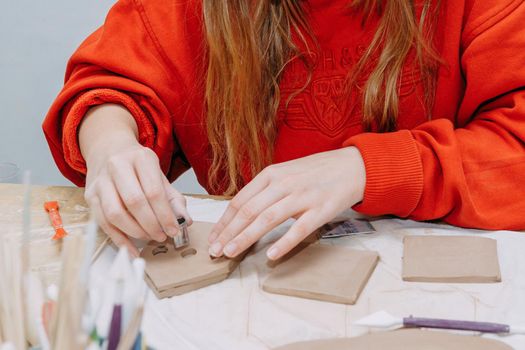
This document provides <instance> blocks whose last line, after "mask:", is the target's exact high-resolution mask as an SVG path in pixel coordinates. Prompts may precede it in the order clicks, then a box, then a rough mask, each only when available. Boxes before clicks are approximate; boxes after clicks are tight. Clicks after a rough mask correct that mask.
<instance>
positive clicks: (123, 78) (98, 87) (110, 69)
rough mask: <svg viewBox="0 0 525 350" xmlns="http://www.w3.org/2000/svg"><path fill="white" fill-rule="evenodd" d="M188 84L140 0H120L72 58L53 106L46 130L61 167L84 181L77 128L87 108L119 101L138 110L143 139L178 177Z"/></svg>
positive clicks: (184, 165)
mask: <svg viewBox="0 0 525 350" xmlns="http://www.w3.org/2000/svg"><path fill="white" fill-rule="evenodd" d="M184 94H185V88H184V84H182V83H181V80H180V77H179V74H178V71H177V69H176V67H175V64H174V63H173V61H170V59H169V58H168V56H167V55H166V54H165V52H164V50H163V48H162V46H161V45H160V43H159V40H158V38H157V37H156V36H155V33H154V32H153V30H152V29H151V23H150V21H149V18H148V14H147V13H146V11H145V9H144V7H143V6H142V4H141V3H140V2H139V1H135V0H121V1H118V2H117V3H116V4H115V5H114V6H113V8H112V9H111V10H110V12H109V14H108V16H107V18H106V21H105V23H104V25H103V26H102V27H101V28H99V29H98V30H97V31H95V32H94V33H93V34H92V35H90V36H89V37H88V38H87V39H86V40H85V41H84V42H83V43H82V44H81V46H80V47H79V48H78V49H77V51H76V52H75V53H74V54H73V56H72V57H71V59H70V60H69V62H68V66H67V70H66V76H65V84H64V87H63V89H62V91H61V92H60V93H59V95H58V97H57V98H56V100H55V101H54V103H53V105H52V106H51V108H50V110H49V112H48V114H47V116H46V118H45V120H44V123H43V130H44V133H45V136H46V139H47V141H48V143H49V147H50V149H51V153H52V155H53V158H54V160H55V162H56V163H57V165H58V167H59V169H60V171H61V172H62V173H63V174H64V176H66V177H67V178H68V179H70V180H71V181H72V182H73V183H75V184H76V185H79V186H83V185H84V183H85V174H86V164H85V161H84V159H83V157H82V155H81V153H80V149H79V145H78V127H79V125H80V123H81V121H82V119H83V118H84V115H85V114H86V112H87V110H88V109H89V108H91V107H93V106H96V105H100V104H104V103H115V104H120V105H122V106H124V107H125V108H127V109H128V110H129V111H130V112H131V114H132V115H133V117H134V119H135V121H136V123H137V125H138V129H139V142H140V143H141V144H142V145H144V146H146V147H149V148H151V149H153V151H155V153H156V154H157V155H158V156H159V159H160V165H161V168H162V169H163V171H164V172H165V173H166V174H167V175H168V177H169V178H170V180H173V179H174V178H175V177H176V176H178V175H179V174H180V173H182V172H183V171H185V170H186V169H187V168H188V166H189V165H188V164H187V161H186V160H185V158H184V154H182V152H181V151H180V149H179V147H178V146H177V140H176V138H175V136H174V134H173V120H172V118H173V116H174V115H177V113H179V112H180V111H179V107H178V106H180V105H181V101H182V100H183V98H184Z"/></svg>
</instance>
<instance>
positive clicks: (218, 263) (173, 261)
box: [140, 222, 242, 298]
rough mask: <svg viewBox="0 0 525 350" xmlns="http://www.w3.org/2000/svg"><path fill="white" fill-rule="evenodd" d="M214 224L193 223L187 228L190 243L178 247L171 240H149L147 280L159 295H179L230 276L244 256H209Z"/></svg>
mask: <svg viewBox="0 0 525 350" xmlns="http://www.w3.org/2000/svg"><path fill="white" fill-rule="evenodd" d="M212 227H213V224H211V223H206V222H194V223H193V225H191V226H190V227H188V234H189V236H190V246H188V247H184V248H182V249H175V247H174V246H173V244H172V243H171V242H170V240H168V241H166V242H164V243H158V242H153V241H152V242H150V243H148V245H147V246H146V247H144V249H143V250H142V252H141V254H140V255H141V257H142V258H144V259H145V260H146V282H147V283H148V284H149V286H150V287H151V288H152V290H153V291H154V292H155V294H156V295H157V297H159V298H166V297H170V296H173V295H180V294H184V293H188V292H191V291H193V290H195V289H199V288H202V287H205V286H208V285H210V284H213V283H218V282H220V281H222V280H224V279H226V278H227V277H228V275H229V274H230V273H231V272H232V271H233V270H234V269H235V268H236V267H237V265H238V264H239V262H240V260H241V259H242V257H241V258H239V259H226V258H219V259H214V260H212V259H210V256H209V253H208V234H209V232H210V230H211V228H212Z"/></svg>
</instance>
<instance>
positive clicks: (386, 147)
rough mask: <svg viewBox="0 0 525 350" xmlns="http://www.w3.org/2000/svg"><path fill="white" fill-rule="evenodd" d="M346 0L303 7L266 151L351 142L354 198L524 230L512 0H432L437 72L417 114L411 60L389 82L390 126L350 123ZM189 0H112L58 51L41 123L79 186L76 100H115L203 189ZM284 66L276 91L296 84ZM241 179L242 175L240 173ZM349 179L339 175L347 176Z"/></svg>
mask: <svg viewBox="0 0 525 350" xmlns="http://www.w3.org/2000/svg"><path fill="white" fill-rule="evenodd" d="M348 2H349V1H348V0H344V1H343V0H337V1H331V0H309V1H305V6H306V8H307V12H308V14H309V18H310V23H311V26H312V28H313V31H314V34H315V36H316V39H317V41H318V43H319V49H318V50H317V51H316V52H315V53H314V54H313V55H312V61H313V62H314V70H313V76H312V80H311V83H310V84H309V85H308V87H307V88H306V89H305V90H304V91H303V92H302V93H300V94H299V95H298V96H296V97H295V98H293V99H292V100H291V102H290V103H289V105H288V106H286V104H285V103H282V104H281V107H280V109H279V112H278V123H277V126H278V136H277V140H276V144H275V155H274V161H275V162H283V161H287V160H291V159H295V158H298V157H303V156H306V155H309V154H312V153H317V152H323V151H328V150H333V149H337V148H340V147H343V146H351V145H352V146H356V147H357V148H358V149H359V150H360V152H361V154H362V156H363V159H364V162H365V166H366V174H367V178H366V189H365V194H364V199H363V201H362V202H361V203H359V204H358V205H356V206H355V207H354V209H356V210H358V211H360V212H362V213H364V214H369V215H383V214H392V215H396V216H400V217H409V218H412V219H415V220H432V219H443V220H445V221H446V222H448V223H451V224H454V225H458V226H467V227H477V228H487V229H525V92H524V91H523V87H524V85H525V25H524V24H525V2H524V1H523V0H518V1H517V0H484V1H481V0H480V1H475V0H454V1H451V0H442V1H441V3H442V10H441V11H442V13H441V15H440V16H439V21H438V25H437V31H436V35H435V40H436V48H437V50H438V51H439V53H440V55H441V57H442V59H443V60H444V61H445V64H443V65H442V67H441V68H440V70H439V75H438V79H437V92H436V96H435V104H434V107H433V110H432V116H431V119H430V120H428V117H427V115H428V114H426V113H425V107H424V103H423V101H422V96H423V94H422V92H423V86H422V85H423V84H422V81H421V78H420V77H419V74H418V71H417V68H416V67H417V65H416V64H414V63H410V62H408V63H407V64H406V65H405V67H404V71H403V74H402V78H401V81H400V85H399V89H400V96H401V97H400V114H399V119H398V125H397V130H396V131H394V132H389V133H375V132H369V133H364V132H363V128H362V126H361V120H362V113H361V102H360V97H359V96H350V97H345V96H343V92H342V81H343V80H344V78H345V76H346V75H347V73H348V71H349V69H350V67H352V65H353V64H355V62H356V61H357V60H358V59H359V57H360V55H361V54H362V52H363V49H364V48H366V47H367V46H368V45H369V43H370V40H371V38H372V36H373V34H374V30H375V26H376V25H377V20H376V21H371V22H370V23H369V24H367V25H365V26H362V22H361V18H359V17H358V16H355V15H352V14H350V13H349V12H348V7H346V6H347V4H348ZM202 28H203V24H202V9H201V2H200V1H198V0H183V1H180V0H177V1H176V0H168V1H166V0H162V1H161V0H148V1H141V0H120V1H119V2H117V4H116V5H115V6H114V7H113V8H112V9H111V11H110V12H109V14H108V16H107V19H106V22H105V23H104V25H103V26H102V27H101V28H99V29H98V30H97V31H96V32H94V33H93V34H92V35H91V36H89V37H88V38H87V39H86V40H85V41H84V43H82V45H81V46H80V47H79V48H78V50H77V51H76V52H75V53H74V55H73V57H72V58H71V60H70V61H69V64H68V67H67V72H66V78H65V85H64V88H63V90H62V91H61V92H60V94H59V95H58V97H57V99H56V100H55V102H54V103H53V105H52V106H51V109H50V111H49V113H48V115H47V117H46V119H45V121H44V124H43V128H44V132H45V134H46V137H47V140H48V142H49V145H50V148H51V152H52V154H53V157H54V159H55V161H56V163H57V164H58V167H59V168H60V170H61V171H62V173H63V174H64V175H65V176H66V177H68V178H69V179H70V180H71V181H73V182H74V183H75V184H77V185H79V186H82V185H83V184H84V181H85V173H86V166H85V162H84V159H83V158H82V155H81V153H80V151H79V146H78V138H77V131H78V126H79V123H80V121H81V120H82V118H83V117H84V115H85V113H86V111H87V110H88V109H89V108H90V107H92V106H95V105H100V104H103V103H118V104H121V105H123V106H125V107H126V108H127V109H128V110H129V111H130V112H131V113H132V114H133V116H134V118H135V120H136V122H137V124H138V127H139V134H140V135H139V141H140V142H141V143H142V144H143V145H145V146H147V147H150V148H152V149H153V150H154V151H155V152H156V154H157V155H158V156H159V158H160V164H161V167H162V169H163V170H164V171H165V173H166V174H167V176H168V178H169V179H170V180H174V179H175V178H176V177H177V176H178V175H180V174H181V173H182V172H183V171H185V170H186V169H188V168H189V167H193V169H194V170H195V173H196V174H197V178H198V180H199V182H200V183H201V185H202V186H204V187H205V188H207V189H208V190H209V186H208V178H207V176H208V169H209V166H210V148H209V141H208V139H207V136H206V130H205V118H204V113H203V112H204V107H203V106H204V103H203V101H204V99H203V98H204V97H203V90H202V85H203V84H202V79H204V78H203V76H202V73H201V72H202V62H203V59H202V57H203V54H204V53H203V50H204V48H205V44H204V36H203V30H202ZM306 72H307V71H306V68H305V67H304V66H303V65H301V64H291V65H289V66H288V67H287V68H286V70H285V72H284V75H283V79H282V82H281V90H282V97H281V100H282V101H286V100H287V99H288V96H289V95H290V93H291V92H293V91H296V89H297V88H300V87H301V86H302V85H303V83H304V76H305V74H306ZM245 180H246V181H249V180H250V179H249V178H246V179H245ZM348 181H352V179H348Z"/></svg>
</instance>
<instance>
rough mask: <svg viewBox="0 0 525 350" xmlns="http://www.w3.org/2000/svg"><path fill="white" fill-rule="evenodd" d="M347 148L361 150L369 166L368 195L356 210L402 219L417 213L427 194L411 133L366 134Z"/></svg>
mask: <svg viewBox="0 0 525 350" xmlns="http://www.w3.org/2000/svg"><path fill="white" fill-rule="evenodd" d="M343 146H345V147H348V146H355V147H357V148H358V149H359V152H360V153H361V156H362V157H363V161H364V163H365V169H366V187H365V193H364V197H363V201H362V202H361V203H358V204H357V205H355V206H354V207H353V209H354V210H356V211H358V212H360V213H363V214H366V215H371V216H378V215H396V216H399V217H407V216H409V215H410V213H412V211H414V209H415V208H416V206H417V204H418V203H419V200H420V198H421V194H422V193H423V165H422V163H421V157H420V155H419V151H418V148H417V144H416V141H415V140H414V138H413V137H412V134H411V133H410V131H408V130H401V131H396V132H391V133H383V134H378V133H364V134H360V135H356V136H353V137H351V138H349V139H348V140H346V141H345V142H344V144H343Z"/></svg>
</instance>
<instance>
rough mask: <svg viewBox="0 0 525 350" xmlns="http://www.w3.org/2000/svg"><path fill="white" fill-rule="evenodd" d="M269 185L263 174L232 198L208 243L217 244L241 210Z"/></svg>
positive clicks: (212, 230) (213, 228)
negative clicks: (216, 241)
mask: <svg viewBox="0 0 525 350" xmlns="http://www.w3.org/2000/svg"><path fill="white" fill-rule="evenodd" d="M269 183H270V181H269V179H268V177H267V176H266V175H265V174H263V173H261V174H259V175H257V176H256V177H255V178H254V179H253V180H252V181H251V182H250V183H248V184H247V185H246V186H244V187H243V188H242V189H241V190H240V191H239V193H237V194H236V195H235V197H233V198H232V200H231V201H230V203H229V204H228V207H227V208H226V211H225V212H224V214H222V216H221V218H220V219H219V221H218V222H217V223H216V224H215V225H214V226H213V227H212V229H211V233H210V236H209V238H208V242H209V243H210V244H211V243H213V242H215V240H216V239H217V238H218V237H219V236H220V235H221V233H222V231H223V230H224V229H225V228H226V227H227V226H228V224H229V223H230V222H231V221H232V220H233V218H234V217H235V215H236V214H237V212H238V211H239V209H240V208H241V207H242V206H243V205H244V204H245V203H246V202H248V201H249V200H250V199H251V198H253V197H254V196H255V195H257V194H258V193H259V192H261V191H262V190H264V189H265V188H266V187H267V186H268V185H269Z"/></svg>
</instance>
